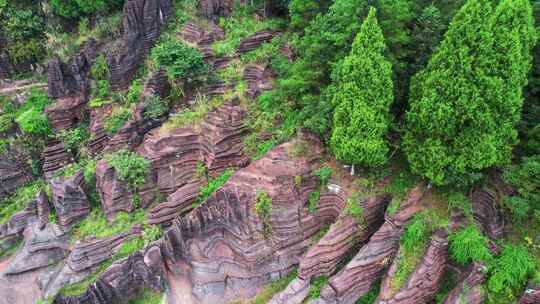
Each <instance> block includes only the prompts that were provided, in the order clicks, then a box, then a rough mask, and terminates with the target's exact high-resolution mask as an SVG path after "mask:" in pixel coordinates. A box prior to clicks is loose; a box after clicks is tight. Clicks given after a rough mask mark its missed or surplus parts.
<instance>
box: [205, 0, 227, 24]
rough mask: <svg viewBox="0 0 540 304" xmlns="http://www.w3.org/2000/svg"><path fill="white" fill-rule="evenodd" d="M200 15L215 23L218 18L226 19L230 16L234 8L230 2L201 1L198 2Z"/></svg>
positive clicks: (216, 0)
mask: <svg viewBox="0 0 540 304" xmlns="http://www.w3.org/2000/svg"><path fill="white" fill-rule="evenodd" d="M199 5H200V9H201V13H202V15H203V16H204V17H206V18H208V19H210V20H213V21H217V19H218V18H219V17H227V16H229V15H230V14H231V12H232V10H233V6H234V1H232V0H201V1H200V2H199Z"/></svg>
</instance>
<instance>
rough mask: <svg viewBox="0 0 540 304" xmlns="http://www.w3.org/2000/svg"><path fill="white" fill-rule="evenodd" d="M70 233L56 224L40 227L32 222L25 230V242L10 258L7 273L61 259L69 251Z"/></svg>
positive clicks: (48, 263) (49, 263)
mask: <svg viewBox="0 0 540 304" xmlns="http://www.w3.org/2000/svg"><path fill="white" fill-rule="evenodd" d="M68 243H69V235H67V234H66V233H65V232H64V231H63V230H62V229H61V228H60V227H58V226H57V225H55V224H47V225H46V226H45V228H44V229H41V228H40V224H39V222H37V221H36V222H32V223H31V224H30V225H28V226H27V228H26V229H25V231H24V243H23V246H22V249H20V250H19V251H18V252H17V254H16V255H15V257H14V258H13V259H11V260H10V262H9V265H8V267H7V270H6V272H5V273H6V274H19V273H22V272H25V271H29V270H32V269H37V268H41V267H45V266H49V265H52V264H55V263H57V262H58V261H61V260H62V259H63V258H64V257H65V256H66V255H67V253H68V252H69V244H68Z"/></svg>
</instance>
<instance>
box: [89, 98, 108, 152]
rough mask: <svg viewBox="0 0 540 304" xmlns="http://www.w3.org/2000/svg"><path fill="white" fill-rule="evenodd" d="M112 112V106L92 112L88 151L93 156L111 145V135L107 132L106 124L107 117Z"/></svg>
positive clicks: (95, 109)
mask: <svg viewBox="0 0 540 304" xmlns="http://www.w3.org/2000/svg"><path fill="white" fill-rule="evenodd" d="M111 111H112V106H111V105H104V106H101V107H99V108H93V109H91V111H90V142H89V144H88V150H89V152H90V154H92V155H97V154H99V153H101V152H102V151H103V149H105V147H106V146H107V144H108V143H109V135H108V134H107V132H105V128H104V124H105V117H107V116H108V115H110V114H111Z"/></svg>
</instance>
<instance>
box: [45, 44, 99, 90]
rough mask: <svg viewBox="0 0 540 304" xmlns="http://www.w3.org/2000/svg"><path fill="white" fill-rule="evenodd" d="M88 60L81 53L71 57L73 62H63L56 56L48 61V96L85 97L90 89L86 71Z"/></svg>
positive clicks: (88, 64) (87, 70)
mask: <svg viewBox="0 0 540 304" xmlns="http://www.w3.org/2000/svg"><path fill="white" fill-rule="evenodd" d="M90 66H91V64H90V60H89V58H86V56H85V55H84V54H83V53H79V54H77V55H76V56H74V57H73V62H72V63H70V64H65V63H63V62H61V61H60V59H58V58H56V59H53V60H51V61H50V62H49V67H48V77H47V79H48V88H49V96H50V97H51V98H54V99H59V98H64V97H69V96H78V97H81V96H82V97H83V98H82V99H85V98H86V97H87V94H88V91H89V89H90V82H89V79H88V73H89V72H90Z"/></svg>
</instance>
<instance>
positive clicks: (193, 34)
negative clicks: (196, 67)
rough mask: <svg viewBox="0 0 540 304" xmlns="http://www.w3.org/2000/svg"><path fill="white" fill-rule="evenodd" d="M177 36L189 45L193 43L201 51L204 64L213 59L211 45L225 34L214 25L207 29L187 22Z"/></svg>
mask: <svg viewBox="0 0 540 304" xmlns="http://www.w3.org/2000/svg"><path fill="white" fill-rule="evenodd" d="M178 36H179V37H181V38H182V39H184V40H185V41H187V42H189V43H193V44H195V45H196V47H197V48H198V49H199V50H200V51H201V53H202V55H203V59H204V62H205V63H210V62H211V61H212V60H213V59H214V50H213V49H212V44H213V43H214V42H216V41H218V40H221V39H223V38H224V37H225V32H224V31H223V30H222V29H221V28H220V27H219V26H217V25H216V24H213V23H212V24H210V25H209V28H205V27H202V26H199V25H198V24H196V23H193V22H187V23H186V25H185V26H184V27H183V28H182V31H181V32H179V33H178Z"/></svg>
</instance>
